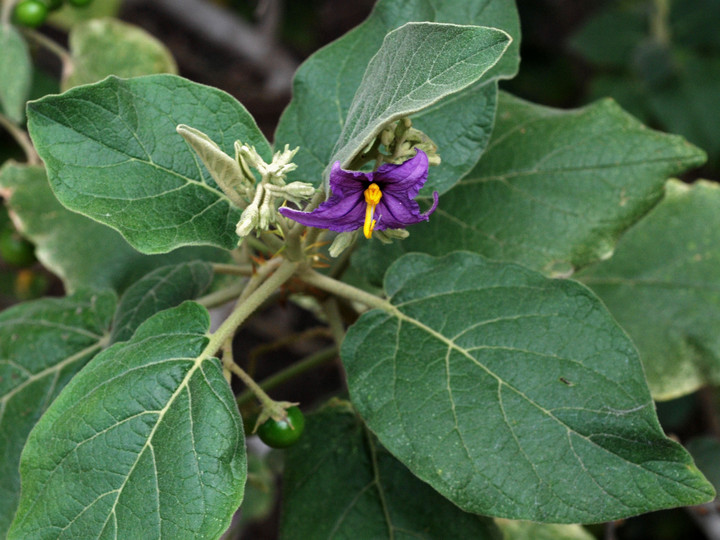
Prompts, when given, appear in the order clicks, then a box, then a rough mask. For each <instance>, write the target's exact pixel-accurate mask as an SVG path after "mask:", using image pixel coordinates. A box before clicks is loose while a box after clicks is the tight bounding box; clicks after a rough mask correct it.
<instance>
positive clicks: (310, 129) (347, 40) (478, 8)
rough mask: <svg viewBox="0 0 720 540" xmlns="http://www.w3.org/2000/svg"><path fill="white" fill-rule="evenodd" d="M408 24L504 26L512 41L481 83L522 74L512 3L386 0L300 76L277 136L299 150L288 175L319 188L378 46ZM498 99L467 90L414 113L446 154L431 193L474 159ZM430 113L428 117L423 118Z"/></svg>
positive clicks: (489, 92)
mask: <svg viewBox="0 0 720 540" xmlns="http://www.w3.org/2000/svg"><path fill="white" fill-rule="evenodd" d="M410 21H434V22H443V23H455V24H473V25H478V26H486V27H493V28H499V29H502V30H504V31H505V32H507V33H508V34H509V35H510V36H512V42H511V43H510V45H509V47H508V49H507V51H506V52H505V54H504V55H503V56H502V57H501V58H500V61H499V62H498V63H496V64H495V66H494V67H493V68H492V69H491V70H490V71H489V72H487V73H486V75H485V77H484V80H485V81H488V80H492V79H496V78H506V77H511V76H513V75H514V74H515V73H516V71H517V66H518V62H519V55H518V50H519V44H520V28H519V19H518V14H517V10H516V9H515V6H514V4H513V3H512V2H507V1H505V0H482V1H475V2H466V1H465V0H432V1H429V0H410V1H407V2H395V1H393V0H381V1H379V2H378V3H377V4H376V5H375V8H374V9H373V12H372V13H371V14H370V16H369V17H368V19H367V20H366V21H365V22H363V23H362V24H361V25H360V26H358V27H357V28H355V29H353V30H352V31H350V32H348V33H347V34H346V35H344V36H343V37H341V38H340V39H338V40H336V41H335V42H333V43H331V44H330V45H328V46H326V47H324V48H323V49H321V50H319V51H318V52H316V53H315V54H313V55H312V56H311V57H310V58H309V59H308V60H307V61H306V62H305V63H303V65H302V66H300V68H299V69H298V71H297V73H296V75H295V79H294V82H293V99H292V101H291V102H290V105H289V106H288V107H287V109H286V110H285V112H284V113H283V115H282V117H281V118H280V123H279V124H278V128H277V132H276V134H275V140H276V145H277V146H278V147H280V146H281V145H284V144H290V145H291V146H300V151H299V152H298V154H297V155H296V156H295V161H296V163H297V164H298V169H297V171H295V173H291V176H293V178H296V179H298V180H306V181H310V182H314V183H316V184H319V183H320V181H321V177H322V173H323V171H324V170H325V168H326V167H327V166H328V164H330V163H331V161H330V160H331V153H332V150H333V148H334V147H335V144H336V142H337V140H338V138H339V137H340V132H341V131H342V129H343V125H344V123H345V118H346V117H347V114H348V109H349V108H350V104H351V102H352V101H353V97H354V96H355V92H356V91H357V89H358V87H359V86H360V82H361V80H362V78H363V74H364V72H365V69H366V67H367V65H368V63H369V62H370V60H371V59H372V57H373V56H374V55H375V54H376V53H377V52H378V50H379V49H380V46H381V45H382V43H383V39H384V38H385V35H386V34H387V33H388V32H390V31H392V30H394V29H396V28H399V27H400V26H402V25H404V24H405V23H407V22H410ZM349 58H352V61H348V59H349ZM481 84H482V83H481ZM495 99H496V89H495V84H492V85H491V86H489V87H488V86H486V85H483V87H482V88H477V87H470V88H468V89H467V90H465V91H463V92H461V93H460V94H459V95H455V96H453V97H452V98H449V99H444V100H442V101H440V102H439V103H437V104H436V105H435V106H433V107H432V111H429V110H426V111H423V112H420V113H418V114H416V115H413V122H416V124H415V125H416V127H418V128H420V129H422V130H423V131H425V133H427V134H428V135H429V136H430V137H431V138H432V139H433V141H434V142H435V143H436V144H438V145H439V147H440V148H442V152H443V153H442V159H443V162H442V164H441V165H440V166H439V167H437V168H435V175H434V177H433V178H432V179H431V180H430V182H429V183H428V184H427V188H428V189H437V190H438V191H440V192H441V193H442V192H444V191H446V190H447V189H449V188H450V187H451V186H452V185H453V184H454V183H455V182H456V181H457V180H458V179H459V178H460V176H461V175H462V174H464V173H466V172H467V171H468V170H470V168H472V166H473V165H474V164H475V162H477V160H478V158H479V157H480V154H481V152H482V150H483V149H484V147H485V144H486V143H487V139H488V136H489V134H490V131H491V130H492V122H493V118H494V114H495ZM425 115H427V117H426V118H421V117H423V116H425Z"/></svg>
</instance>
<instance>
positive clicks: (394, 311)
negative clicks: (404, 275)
mask: <svg viewBox="0 0 720 540" xmlns="http://www.w3.org/2000/svg"><path fill="white" fill-rule="evenodd" d="M401 306H402V304H400V305H398V306H395V305H394V304H391V303H390V302H387V306H386V307H385V308H384V310H385V311H386V312H388V314H389V315H391V316H394V317H396V318H397V319H399V320H400V321H403V320H404V321H407V322H408V323H410V324H413V325H415V326H417V327H418V328H420V329H421V330H423V331H425V332H427V333H428V334H430V335H431V336H433V337H434V338H435V339H437V340H439V341H441V342H442V343H444V344H446V346H447V347H448V348H450V349H455V350H456V351H458V352H459V353H460V354H462V355H463V356H465V357H466V358H467V359H468V360H470V361H471V362H473V363H474V364H476V365H477V366H478V367H480V368H481V369H482V370H483V371H485V372H486V373H487V374H488V375H490V376H491V377H492V378H494V379H495V380H496V381H498V383H499V384H501V385H505V386H507V387H508V388H509V389H510V390H512V391H513V392H515V393H516V394H518V395H519V396H521V397H522V398H523V399H525V400H526V401H527V402H528V403H529V404H531V405H532V406H534V407H536V408H537V409H538V410H540V411H541V412H542V413H543V414H545V415H546V416H548V417H549V418H551V419H552V420H554V421H555V422H557V423H558V424H559V425H560V426H562V427H564V428H565V429H566V431H567V432H568V433H572V434H575V435H576V436H577V437H580V438H581V439H584V440H585V441H586V442H588V443H589V444H591V445H592V446H593V447H596V448H598V449H600V450H602V451H603V452H605V453H608V454H610V455H612V456H614V457H615V458H617V459H619V460H621V461H622V462H623V463H625V464H628V465H631V466H633V467H635V468H637V469H640V470H642V471H643V472H645V473H650V474H652V475H657V476H661V477H663V478H665V479H666V480H670V481H671V482H674V483H677V480H676V479H675V478H672V477H671V476H668V475H665V474H662V473H660V472H658V471H651V470H648V469H646V468H645V467H643V466H642V465H641V464H638V463H633V462H632V461H628V460H626V459H624V458H623V457H622V456H620V455H618V454H615V453H614V452H612V451H611V450H610V449H607V448H605V447H603V446H601V445H599V444H598V443H596V442H595V441H593V440H592V439H591V438H589V437H587V436H585V435H583V434H582V433H579V432H577V431H575V430H574V429H573V428H572V427H571V426H569V425H567V424H566V423H565V422H563V421H562V420H560V419H559V418H557V417H556V416H555V415H554V414H552V412H551V411H549V410H547V409H545V408H544V407H542V406H541V405H540V404H538V403H536V402H535V401H534V400H532V399H531V398H530V397H528V396H527V395H525V394H524V393H523V392H522V391H520V390H519V389H517V388H515V387H514V386H513V385H511V384H509V383H508V382H507V381H505V380H504V379H502V378H501V377H500V376H498V375H497V374H495V372H493V371H492V370H491V369H489V368H488V367H487V366H485V365H484V364H482V363H481V362H479V361H478V360H477V359H475V358H474V357H473V356H472V355H470V354H468V353H467V351H465V349H462V348H461V347H458V346H457V345H456V344H454V343H453V342H452V341H450V340H449V339H448V338H446V337H445V336H444V335H443V334H441V333H440V332H437V331H436V330H434V329H433V328H431V327H429V326H427V325H425V324H423V323H422V322H421V321H419V320H417V319H415V318H413V317H411V316H409V315H406V314H405V313H403V312H402V311H401V310H400V309H399V308H400V307H401ZM651 404H652V401H649V402H648V403H646V404H644V406H645V407H647V406H649V405H651ZM457 427H458V426H457V425H456V428H457ZM656 461H657V460H656ZM683 485H684V486H685V487H689V488H690V489H692V490H693V491H696V492H697V493H701V494H703V495H706V492H704V491H702V490H701V489H699V488H697V487H695V486H687V485H686V484H683Z"/></svg>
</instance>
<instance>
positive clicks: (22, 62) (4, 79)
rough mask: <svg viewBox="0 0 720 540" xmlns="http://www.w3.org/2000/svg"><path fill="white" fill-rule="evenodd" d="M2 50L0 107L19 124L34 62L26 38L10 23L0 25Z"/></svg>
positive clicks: (0, 62) (0, 55)
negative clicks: (32, 62) (31, 61)
mask: <svg viewBox="0 0 720 540" xmlns="http://www.w3.org/2000/svg"><path fill="white" fill-rule="evenodd" d="M0 51H2V53H0V106H2V110H3V111H4V112H5V114H6V115H7V116H8V118H10V119H11V120H13V121H15V122H18V123H19V122H22V119H23V118H24V116H25V101H26V100H27V98H28V94H29V93H30V83H31V82H32V64H31V63H30V53H29V52H28V47H27V44H26V43H25V40H24V39H23V37H22V36H21V35H20V33H19V32H18V31H17V30H16V29H15V27H14V26H12V25H11V24H0Z"/></svg>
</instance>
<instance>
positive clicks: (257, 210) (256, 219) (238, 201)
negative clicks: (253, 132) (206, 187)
mask: <svg viewBox="0 0 720 540" xmlns="http://www.w3.org/2000/svg"><path fill="white" fill-rule="evenodd" d="M177 132H178V133H179V134H180V135H181V136H182V137H183V138H184V139H185V141H186V142H187V143H188V144H189V145H190V146H191V147H192V149H193V150H195V152H196V153H197V155H198V156H199V157H200V159H201V160H202V162H203V164H204V165H205V167H206V168H207V169H208V171H209V172H210V175H211V176H212V177H213V180H215V183H216V184H217V185H218V187H219V188H220V189H221V190H222V191H223V193H224V194H225V195H226V196H227V198H228V199H229V200H230V201H231V202H232V203H233V204H234V205H235V206H237V207H238V208H242V209H243V213H242V215H241V216H240V220H239V221H238V223H237V227H236V232H237V234H238V236H240V237H241V238H243V237H245V236H247V235H249V234H251V233H252V232H253V231H258V232H259V231H266V230H268V229H269V228H270V227H271V226H273V225H274V224H276V223H277V222H278V220H279V219H285V218H283V217H282V216H281V215H280V214H278V212H277V208H278V206H280V204H282V203H283V201H292V202H294V203H296V204H298V206H300V203H301V201H302V200H304V199H308V198H310V197H312V196H313V194H314V193H315V191H316V190H315V187H313V186H312V184H308V183H306V182H290V183H289V184H288V183H286V177H287V175H288V173H290V172H292V171H294V170H295V169H296V168H297V166H296V165H295V164H294V163H293V162H292V159H293V157H294V156H295V154H296V153H297V151H298V149H297V148H295V149H294V150H290V148H289V146H287V145H285V148H284V149H283V150H282V151H278V152H276V153H275V155H273V157H272V160H271V161H270V163H267V162H266V161H265V160H264V159H263V158H262V156H261V155H260V154H259V153H258V151H257V150H256V149H255V147H254V146H249V145H247V144H242V143H241V142H240V141H236V142H235V158H234V159H233V158H232V157H230V156H228V155H227V154H226V153H225V152H223V151H222V149H221V148H220V147H219V146H218V145H217V144H216V143H215V142H214V141H212V140H211V139H210V137H208V136H207V135H205V134H204V133H203V132H202V131H199V130H197V129H195V128H192V127H190V126H186V125H183V124H181V125H179V126H177ZM253 169H254V170H255V171H257V174H255V173H253ZM258 176H259V181H258V178H257V177H258Z"/></svg>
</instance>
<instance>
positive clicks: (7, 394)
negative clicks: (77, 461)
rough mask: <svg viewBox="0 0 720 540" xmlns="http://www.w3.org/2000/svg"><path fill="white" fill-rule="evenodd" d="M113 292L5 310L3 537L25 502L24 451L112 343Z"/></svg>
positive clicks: (0, 327)
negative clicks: (50, 410)
mask: <svg viewBox="0 0 720 540" xmlns="http://www.w3.org/2000/svg"><path fill="white" fill-rule="evenodd" d="M114 311H115V296H114V295H113V294H112V293H107V292H106V293H96V292H88V291H83V292H78V293H77V294H75V295H73V296H69V297H67V298H47V299H42V300H34V301H32V302H26V303H24V304H18V305H16V306H13V307H11V308H8V309H6V310H5V311H3V312H2V313H0V456H2V459H0V537H1V538H5V535H6V534H7V531H8V528H9V527H10V522H11V521H12V518H13V515H14V514H15V510H16V508H17V505H18V501H19V500H20V471H19V469H18V467H19V465H20V452H21V451H22V449H23V446H25V441H26V440H27V436H28V434H29V433H30V430H31V429H32V427H33V426H34V425H35V422H37V421H38V419H39V418H40V416H41V415H42V414H43V412H44V411H45V409H46V408H47V407H48V405H50V403H52V401H53V400H54V399H55V397H56V396H57V395H58V394H59V393H60V391H61V390H62V389H63V387H64V386H65V384H67V382H68V381H69V380H70V379H71V378H72V377H73V375H75V373H77V372H78V371H79V370H80V369H81V368H82V367H83V366H84V365H85V364H86V363H87V362H88V360H90V359H91V358H92V357H93V356H94V355H95V354H97V353H98V352H99V351H100V350H101V349H102V348H103V347H104V346H105V345H107V342H108V330H109V327H110V321H111V320H112V314H113V312H114Z"/></svg>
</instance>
